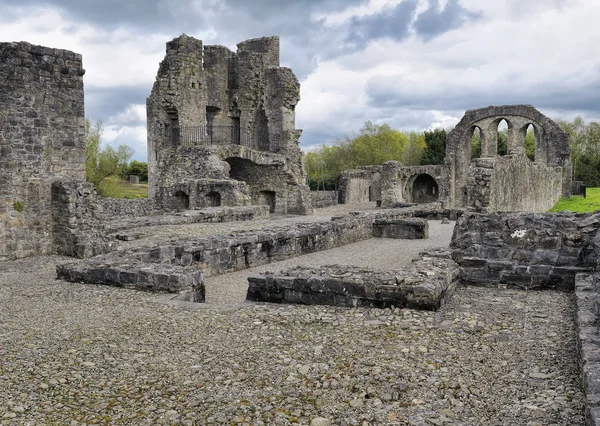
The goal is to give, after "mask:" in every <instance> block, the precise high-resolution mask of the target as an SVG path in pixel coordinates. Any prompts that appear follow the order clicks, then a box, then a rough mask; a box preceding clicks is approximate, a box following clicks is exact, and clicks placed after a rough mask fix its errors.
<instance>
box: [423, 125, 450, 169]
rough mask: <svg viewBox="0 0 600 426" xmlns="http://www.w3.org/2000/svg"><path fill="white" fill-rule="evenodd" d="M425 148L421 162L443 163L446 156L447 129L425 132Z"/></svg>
mask: <svg viewBox="0 0 600 426" xmlns="http://www.w3.org/2000/svg"><path fill="white" fill-rule="evenodd" d="M423 136H424V141H425V145H426V147H425V149H424V150H423V155H422V157H421V164H424V165H425V164H442V163H443V162H444V158H446V136H447V135H446V131H445V130H444V129H434V130H431V131H425V132H424V133H423Z"/></svg>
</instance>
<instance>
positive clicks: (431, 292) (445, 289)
mask: <svg viewBox="0 0 600 426" xmlns="http://www.w3.org/2000/svg"><path fill="white" fill-rule="evenodd" d="M457 283H458V269H457V267H456V264H455V263H454V261H453V260H452V259H451V258H450V253H449V251H445V252H431V253H421V256H420V257H419V258H417V259H414V260H413V262H412V263H411V264H410V265H409V266H408V267H406V268H403V269H400V270H394V271H373V270H369V269H365V268H357V267H354V266H339V265H330V266H322V267H319V268H318V269H312V268H305V267H296V268H293V269H288V270H284V271H281V272H279V273H276V274H273V273H266V274H264V275H255V276H251V277H249V278H248V293H247V297H246V298H247V300H253V301H259V302H271V303H300V304H306V305H334V306H345V307H373V308H389V307H403V308H412V309H428V310H437V309H438V308H439V307H440V306H442V305H443V304H444V303H445V302H446V301H447V300H449V299H450V298H451V297H452V294H453V293H454V291H455V289H456V285H457Z"/></svg>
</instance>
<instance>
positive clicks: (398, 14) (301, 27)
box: [0, 0, 600, 161]
mask: <svg viewBox="0 0 600 426" xmlns="http://www.w3.org/2000/svg"><path fill="white" fill-rule="evenodd" d="M599 16H600V1H598V0H0V41H28V42H30V43H34V44H42V45H45V46H50V47H58V48H64V49H69V50H73V51H75V52H78V53H81V54H83V61H84V67H85V68H86V70H87V72H86V74H85V77H84V79H85V97H86V98H85V100H86V116H87V117H88V118H90V119H91V120H92V121H96V120H102V122H103V123H104V128H105V133H104V140H105V142H106V143H108V144H111V145H118V144H120V143H125V144H128V145H130V146H131V147H132V148H133V149H134V150H135V152H136V153H135V155H134V158H135V159H138V160H143V161H145V159H146V133H145V115H146V112H145V101H146V97H147V96H148V95H149V94H150V89H151V87H152V83H153V81H154V78H155V75H156V71H157V69H158V63H159V62H160V60H161V59H162V58H163V56H164V52H165V43H166V42H167V41H168V40H171V39H172V38H174V37H177V36H179V35H180V34H182V33H186V34H188V35H191V36H194V37H196V38H199V39H202V40H204V42H205V44H221V45H225V46H228V47H230V48H231V49H232V50H234V49H235V45H236V43H238V42H240V41H242V40H245V39H248V38H254V37H261V36H269V35H279V36H280V37H281V50H282V51H281V61H282V65H284V66H288V67H291V68H292V69H293V70H294V72H295V73H296V75H297V76H298V78H299V80H300V82H301V84H302V88H301V97H302V100H301V101H300V103H299V104H298V107H297V109H296V111H297V116H296V119H297V127H298V128H302V129H304V133H303V136H302V138H301V139H300V142H301V146H302V148H303V149H310V148H311V147H314V146H319V145H321V144H323V143H328V142H331V141H332V140H333V139H335V138H336V137H340V136H342V135H344V134H351V133H353V132H356V131H357V130H358V129H360V127H362V125H363V123H364V122H365V121H366V120H372V121H374V122H378V123H382V122H385V123H388V124H390V125H391V126H392V127H395V128H398V129H404V130H410V129H415V130H423V129H428V128H432V127H437V126H442V127H452V126H454V125H455V124H456V123H457V122H458V120H460V118H461V117H462V115H463V114H464V111H465V110H467V109H471V108H479V107H484V106H488V105H501V104H513V103H529V104H532V105H534V106H536V107H537V108H538V109H540V110H541V111H542V112H543V113H545V114H547V115H549V116H550V117H552V118H565V119H572V118H574V117H575V116H577V115H581V116H583V117H584V118H585V119H586V120H588V121H591V120H600V55H598V46H600V31H599V30H598V17H599Z"/></svg>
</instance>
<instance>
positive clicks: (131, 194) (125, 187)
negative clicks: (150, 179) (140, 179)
mask: <svg viewBox="0 0 600 426" xmlns="http://www.w3.org/2000/svg"><path fill="white" fill-rule="evenodd" d="M98 194H100V195H102V196H103V197H108V198H129V199H133V198H148V184H147V183H139V184H136V183H129V182H126V181H124V180H121V179H120V178H119V177H118V176H110V177H107V178H106V179H104V180H103V181H102V182H100V185H98Z"/></svg>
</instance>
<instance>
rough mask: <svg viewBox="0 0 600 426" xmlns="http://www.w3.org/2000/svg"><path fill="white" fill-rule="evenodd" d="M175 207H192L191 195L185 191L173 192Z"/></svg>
mask: <svg viewBox="0 0 600 426" xmlns="http://www.w3.org/2000/svg"><path fill="white" fill-rule="evenodd" d="M173 208H174V209H175V210H177V211H184V210H189V209H190V196H189V195H188V194H186V193H185V192H183V191H176V192H175V194H173Z"/></svg>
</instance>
